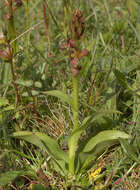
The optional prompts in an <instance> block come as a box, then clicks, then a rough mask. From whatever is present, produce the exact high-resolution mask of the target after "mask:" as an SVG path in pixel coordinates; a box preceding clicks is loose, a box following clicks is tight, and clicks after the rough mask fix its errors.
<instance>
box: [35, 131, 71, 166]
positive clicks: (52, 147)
mask: <svg viewBox="0 0 140 190" xmlns="http://www.w3.org/2000/svg"><path fill="white" fill-rule="evenodd" d="M35 135H36V136H37V137H38V138H39V139H40V140H41V141H42V142H43V144H44V145H45V147H46V148H48V150H49V152H50V153H51V154H52V155H53V156H54V158H56V159H58V160H64V161H65V162H67V163H68V155H67V153H66V152H64V151H63V150H62V149H60V147H59V145H58V142H57V141H56V140H55V139H53V138H51V137H49V136H47V135H46V134H44V133H40V132H36V133H35Z"/></svg>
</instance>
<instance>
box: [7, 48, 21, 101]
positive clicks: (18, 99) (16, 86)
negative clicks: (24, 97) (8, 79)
mask: <svg viewBox="0 0 140 190" xmlns="http://www.w3.org/2000/svg"><path fill="white" fill-rule="evenodd" d="M9 49H10V47H9ZM10 67H11V73H12V83H13V86H14V88H15V92H16V101H15V104H16V105H17V104H18V103H19V102H20V95H19V91H18V85H17V84H16V83H15V81H16V75H15V72H14V65H13V57H12V58H11V60H10Z"/></svg>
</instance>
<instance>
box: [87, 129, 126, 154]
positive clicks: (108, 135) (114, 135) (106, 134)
mask: <svg viewBox="0 0 140 190" xmlns="http://www.w3.org/2000/svg"><path fill="white" fill-rule="evenodd" d="M118 138H124V139H127V138H129V135H128V134H126V133H124V132H122V131H117V130H105V131H102V132H100V133H98V134H97V135H96V136H94V137H92V138H91V139H90V140H89V141H88V143H87V144H86V146H85V147H84V149H83V152H89V151H91V150H92V149H93V148H95V146H96V145H98V144H99V143H102V142H105V141H110V140H117V139H118Z"/></svg>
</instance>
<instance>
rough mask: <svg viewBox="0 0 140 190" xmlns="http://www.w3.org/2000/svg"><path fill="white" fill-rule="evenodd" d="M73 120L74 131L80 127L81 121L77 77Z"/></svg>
mask: <svg viewBox="0 0 140 190" xmlns="http://www.w3.org/2000/svg"><path fill="white" fill-rule="evenodd" d="M72 80H73V105H74V109H73V120H74V128H73V131H74V130H76V129H78V125H79V124H78V122H79V113H78V112H79V106H78V79H77V77H73V79H72Z"/></svg>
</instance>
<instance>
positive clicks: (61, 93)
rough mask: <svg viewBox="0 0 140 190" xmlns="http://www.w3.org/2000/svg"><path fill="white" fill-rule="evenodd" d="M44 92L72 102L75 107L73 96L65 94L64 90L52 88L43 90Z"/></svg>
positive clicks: (69, 102)
mask: <svg viewBox="0 0 140 190" xmlns="http://www.w3.org/2000/svg"><path fill="white" fill-rule="evenodd" d="M43 94H47V95H51V96H55V97H57V98H60V99H61V101H63V102H67V103H68V104H70V105H71V106H72V107H73V100H72V98H71V97H70V96H68V95H67V94H65V93H64V92H61V91H59V90H52V91H47V92H43Z"/></svg>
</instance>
